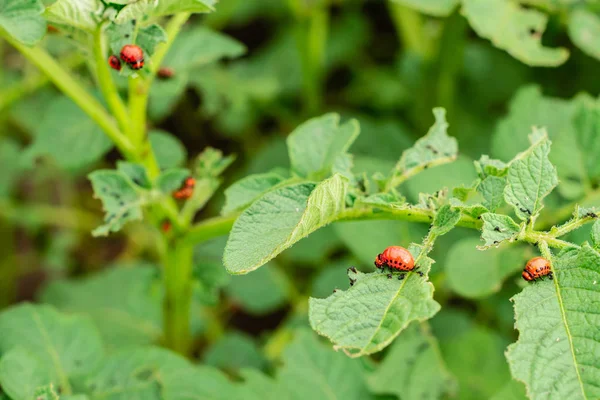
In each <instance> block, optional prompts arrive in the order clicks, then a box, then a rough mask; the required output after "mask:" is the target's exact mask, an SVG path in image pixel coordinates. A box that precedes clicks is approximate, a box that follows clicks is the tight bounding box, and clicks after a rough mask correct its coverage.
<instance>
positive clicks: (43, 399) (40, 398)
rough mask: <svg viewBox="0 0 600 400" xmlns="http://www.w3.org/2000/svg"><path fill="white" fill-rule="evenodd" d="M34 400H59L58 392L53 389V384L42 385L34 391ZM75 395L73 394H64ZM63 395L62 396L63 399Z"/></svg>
mask: <svg viewBox="0 0 600 400" xmlns="http://www.w3.org/2000/svg"><path fill="white" fill-rule="evenodd" d="M34 396H35V400H60V398H59V396H58V393H56V391H55V390H54V385H52V384H50V385H48V386H43V387H40V388H38V389H37V390H36V391H35V394H34ZM66 397H71V398H72V397H75V396H66ZM64 398H65V397H63V399H64Z"/></svg>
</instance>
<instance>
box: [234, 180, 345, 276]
mask: <svg viewBox="0 0 600 400" xmlns="http://www.w3.org/2000/svg"><path fill="white" fill-rule="evenodd" d="M347 189H348V181H347V180H346V179H345V178H343V177H341V176H340V175H334V176H333V177H331V178H329V179H327V180H325V181H323V182H321V183H320V184H319V185H317V186H315V185H314V184H312V183H302V184H297V185H291V186H285V187H282V188H279V189H277V190H274V191H272V192H269V193H267V194H266V195H265V196H263V197H262V198H260V199H259V200H257V201H255V202H254V203H253V204H252V205H251V206H250V207H249V208H248V209H246V211H244V213H242V215H241V216H240V217H239V218H238V219H237V220H236V222H235V224H234V225H233V229H232V230H231V233H230V235H229V240H228V241H227V246H226V247H225V254H224V255H223V263H224V264H225V268H227V270H228V271H229V272H230V273H232V274H245V273H248V272H250V271H253V270H255V269H257V268H258V267H260V266H261V265H263V264H265V263H266V262H268V261H269V260H271V259H273V258H275V257H276V256H277V255H278V254H279V253H281V252H282V251H283V250H285V249H287V248H288V247H290V246H291V245H293V244H294V243H296V242H297V241H299V240H300V239H302V238H304V237H305V236H308V235H309V234H310V233H311V232H314V231H315V230H317V229H319V228H321V227H323V226H325V225H327V224H329V223H331V222H333V221H335V219H336V218H337V217H338V215H339V214H340V213H341V212H342V211H343V210H344V208H345V199H346V191H347Z"/></svg>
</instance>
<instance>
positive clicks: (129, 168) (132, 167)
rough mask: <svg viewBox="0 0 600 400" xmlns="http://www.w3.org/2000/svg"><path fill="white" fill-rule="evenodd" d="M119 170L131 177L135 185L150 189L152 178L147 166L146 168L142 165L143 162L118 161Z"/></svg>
mask: <svg viewBox="0 0 600 400" xmlns="http://www.w3.org/2000/svg"><path fill="white" fill-rule="evenodd" d="M117 171H119V172H121V173H122V174H123V175H125V176H126V177H127V178H129V180H130V181H131V183H133V184H134V185H137V186H139V187H142V188H144V189H150V186H151V183H150V178H148V173H147V172H146V168H144V166H142V165H141V164H136V163H130V162H125V161H118V162H117Z"/></svg>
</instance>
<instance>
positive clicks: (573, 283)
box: [506, 245, 600, 400]
mask: <svg viewBox="0 0 600 400" xmlns="http://www.w3.org/2000/svg"><path fill="white" fill-rule="evenodd" d="M551 261H552V263H553V268H552V269H553V272H554V280H544V281H543V282H538V283H537V284H535V285H527V287H526V288H525V289H524V290H523V291H522V292H521V293H520V294H518V295H516V296H515V297H514V298H513V301H514V303H515V320H516V323H515V326H516V328H517V329H518V330H519V339H518V340H517V342H516V343H514V344H512V345H510V346H509V348H508V351H507V353H506V357H507V359H508V362H509V364H510V369H511V373H512V375H513V377H514V378H515V379H516V380H518V381H521V382H523V383H525V385H526V387H527V394H528V396H529V397H530V398H540V397H545V398H555V399H567V398H568V399H574V400H576V399H593V398H597V397H599V396H600V375H598V368H599V364H598V357H596V354H598V352H599V351H600V338H599V337H598V335H597V334H596V333H597V332H599V331H600V318H599V315H598V306H597V305H598V304H599V303H600V285H599V284H598V283H599V282H600V254H599V253H598V252H597V251H596V250H594V249H592V248H590V247H589V246H588V245H584V246H583V247H582V248H581V249H572V250H567V251H564V252H562V253H561V254H559V255H558V256H557V257H553V259H552V260H551ZM540 368H541V369H543V371H544V374H542V375H537V374H536V375H534V373H533V372H534V371H539V370H540Z"/></svg>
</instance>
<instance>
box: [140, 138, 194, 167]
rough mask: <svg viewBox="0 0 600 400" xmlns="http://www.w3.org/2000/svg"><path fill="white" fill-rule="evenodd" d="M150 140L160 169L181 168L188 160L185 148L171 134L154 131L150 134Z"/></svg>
mask: <svg viewBox="0 0 600 400" xmlns="http://www.w3.org/2000/svg"><path fill="white" fill-rule="evenodd" d="M148 139H149V140H150V145H151V146H152V150H153V151H154V155H155V156H156V161H157V162H158V165H159V167H160V168H162V169H168V168H177V167H181V166H182V165H183V163H184V162H185V160H186V159H187V150H186V148H185V146H184V145H183V143H181V141H180V140H179V139H178V138H177V137H175V136H173V135H171V134H170V133H167V132H164V131H161V130H158V129H154V130H151V131H150V133H149V134H148Z"/></svg>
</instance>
